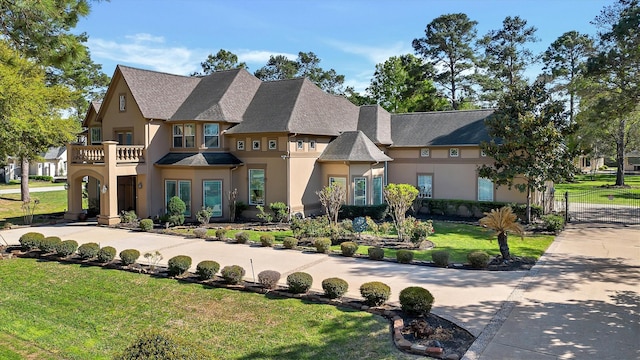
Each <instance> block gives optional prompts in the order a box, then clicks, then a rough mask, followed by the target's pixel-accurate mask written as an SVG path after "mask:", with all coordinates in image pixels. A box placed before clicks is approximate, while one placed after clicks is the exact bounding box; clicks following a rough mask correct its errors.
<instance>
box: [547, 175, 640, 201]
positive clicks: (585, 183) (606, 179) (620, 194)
mask: <svg viewBox="0 0 640 360" xmlns="http://www.w3.org/2000/svg"><path fill="white" fill-rule="evenodd" d="M624 181H625V185H627V186H630V188H624V189H607V186H613V185H614V184H615V183H616V176H615V175H610V174H595V175H593V176H592V175H578V176H576V181H575V182H572V183H562V184H555V189H556V197H560V198H563V197H564V193H565V192H569V195H573V197H572V198H571V200H572V201H575V202H590V203H594V204H614V205H629V200H630V199H635V200H640V176H638V175H627V176H625V177H624ZM602 189H606V190H607V191H602V192H598V194H597V196H595V195H594V196H590V195H585V196H584V197H582V196H580V195H583V194H586V193H587V192H589V191H593V190H602ZM609 195H613V199H612V200H610V199H609Z"/></svg>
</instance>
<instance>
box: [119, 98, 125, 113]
mask: <svg viewBox="0 0 640 360" xmlns="http://www.w3.org/2000/svg"><path fill="white" fill-rule="evenodd" d="M119 105H120V112H124V111H126V110H127V97H126V96H125V94H120V96H119Z"/></svg>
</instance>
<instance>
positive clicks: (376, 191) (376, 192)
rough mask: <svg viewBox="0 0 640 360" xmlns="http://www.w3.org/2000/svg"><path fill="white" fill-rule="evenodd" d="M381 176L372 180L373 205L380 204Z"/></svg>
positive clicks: (381, 197)
mask: <svg viewBox="0 0 640 360" xmlns="http://www.w3.org/2000/svg"><path fill="white" fill-rule="evenodd" d="M382 199H383V196H382V176H376V177H374V178H373V205H378V204H382Z"/></svg>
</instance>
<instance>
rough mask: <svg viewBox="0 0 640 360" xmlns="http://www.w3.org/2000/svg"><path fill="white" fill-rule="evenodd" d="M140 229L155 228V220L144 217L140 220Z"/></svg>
mask: <svg viewBox="0 0 640 360" xmlns="http://www.w3.org/2000/svg"><path fill="white" fill-rule="evenodd" d="M139 226H140V230H142V231H149V230H153V220H151V219H142V220H140V225H139Z"/></svg>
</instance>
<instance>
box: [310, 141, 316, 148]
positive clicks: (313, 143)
mask: <svg viewBox="0 0 640 360" xmlns="http://www.w3.org/2000/svg"><path fill="white" fill-rule="evenodd" d="M315 149H316V141H315V140H309V150H315Z"/></svg>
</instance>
